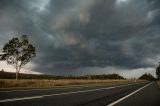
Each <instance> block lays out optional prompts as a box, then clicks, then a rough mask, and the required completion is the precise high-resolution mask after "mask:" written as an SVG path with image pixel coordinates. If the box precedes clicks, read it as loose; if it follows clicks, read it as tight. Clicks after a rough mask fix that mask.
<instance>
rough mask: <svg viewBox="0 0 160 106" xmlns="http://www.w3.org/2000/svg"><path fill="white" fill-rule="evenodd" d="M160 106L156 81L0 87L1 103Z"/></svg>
mask: <svg viewBox="0 0 160 106" xmlns="http://www.w3.org/2000/svg"><path fill="white" fill-rule="evenodd" d="M107 105H108V106H113V105H115V106H160V90H159V89H158V88H157V86H156V84H155V83H154V82H147V83H139V84H138V83H135V84H127V85H112V86H108V85H99V86H85V87H71V88H49V89H1V90H0V106H107Z"/></svg>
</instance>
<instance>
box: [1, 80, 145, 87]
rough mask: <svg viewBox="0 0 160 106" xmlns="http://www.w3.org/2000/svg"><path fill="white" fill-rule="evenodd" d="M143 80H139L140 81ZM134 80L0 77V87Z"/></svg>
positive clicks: (70, 84) (121, 82)
mask: <svg viewBox="0 0 160 106" xmlns="http://www.w3.org/2000/svg"><path fill="white" fill-rule="evenodd" d="M142 81H143V80H141V81H140V80H139V82H142ZM134 82H135V81H134V80H85V79H81V80H80V79H74V80H72V79H68V80H67V79H65V80H18V81H17V80H13V79H1V80H0V88H11V87H56V86H73V85H86V84H109V85H110V84H127V83H134Z"/></svg>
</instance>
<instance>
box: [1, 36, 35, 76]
mask: <svg viewBox="0 0 160 106" xmlns="http://www.w3.org/2000/svg"><path fill="white" fill-rule="evenodd" d="M2 52H3V54H1V60H4V61H7V64H9V65H12V66H14V68H15V69H16V79H18V73H19V72H20V70H21V68H22V67H23V66H24V65H26V64H27V63H28V62H29V61H30V59H31V58H33V57H35V56H36V53H35V52H36V50H35V47H33V45H32V44H30V43H29V41H28V37H27V35H22V36H21V37H20V38H17V37H15V38H12V39H11V40H10V41H9V42H8V43H6V44H5V45H4V47H3V51H2Z"/></svg>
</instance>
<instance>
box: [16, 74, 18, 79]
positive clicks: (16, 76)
mask: <svg viewBox="0 0 160 106" xmlns="http://www.w3.org/2000/svg"><path fill="white" fill-rule="evenodd" d="M16 80H18V72H16Z"/></svg>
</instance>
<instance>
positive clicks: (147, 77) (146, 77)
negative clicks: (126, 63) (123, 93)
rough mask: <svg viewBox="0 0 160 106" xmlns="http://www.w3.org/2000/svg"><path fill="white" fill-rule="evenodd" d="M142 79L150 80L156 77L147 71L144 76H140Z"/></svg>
mask: <svg viewBox="0 0 160 106" xmlns="http://www.w3.org/2000/svg"><path fill="white" fill-rule="evenodd" d="M139 79H141V80H150V81H153V80H155V78H154V77H153V76H152V75H151V74H150V73H145V74H143V75H142V76H140V77H139Z"/></svg>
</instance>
